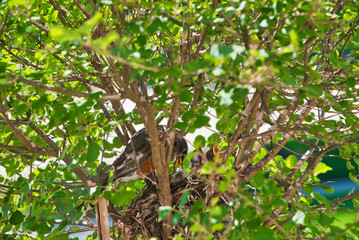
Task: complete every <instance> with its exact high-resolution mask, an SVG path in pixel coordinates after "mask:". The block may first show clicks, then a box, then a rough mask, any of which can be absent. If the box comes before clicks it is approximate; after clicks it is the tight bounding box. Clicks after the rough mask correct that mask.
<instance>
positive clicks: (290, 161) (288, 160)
mask: <svg viewBox="0 0 359 240" xmlns="http://www.w3.org/2000/svg"><path fill="white" fill-rule="evenodd" d="M297 162H298V159H297V157H296V156H295V155H289V156H288V157H287V158H286V159H285V165H286V166H287V167H289V168H293V167H294V166H295V165H296V164H297Z"/></svg>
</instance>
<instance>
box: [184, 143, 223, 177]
mask: <svg viewBox="0 0 359 240" xmlns="http://www.w3.org/2000/svg"><path fill="white" fill-rule="evenodd" d="M218 155H221V152H220V151H219V147H218V144H217V143H215V144H214V145H213V146H212V147H211V148H210V149H209V150H208V151H207V152H206V154H204V152H203V150H202V148H199V150H198V153H197V154H196V155H195V156H194V157H193V158H192V159H191V163H192V172H194V173H199V172H200V170H201V167H202V165H203V163H204V162H206V161H210V162H213V161H214V160H215V158H216V156H218Z"/></svg>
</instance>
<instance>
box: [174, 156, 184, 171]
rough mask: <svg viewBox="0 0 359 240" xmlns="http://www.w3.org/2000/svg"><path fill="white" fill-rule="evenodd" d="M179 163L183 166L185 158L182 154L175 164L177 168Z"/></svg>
mask: <svg viewBox="0 0 359 240" xmlns="http://www.w3.org/2000/svg"><path fill="white" fill-rule="evenodd" d="M178 165H179V166H180V167H181V168H183V158H182V156H179V157H178V158H177V159H176V161H175V164H174V167H175V169H177V168H178Z"/></svg>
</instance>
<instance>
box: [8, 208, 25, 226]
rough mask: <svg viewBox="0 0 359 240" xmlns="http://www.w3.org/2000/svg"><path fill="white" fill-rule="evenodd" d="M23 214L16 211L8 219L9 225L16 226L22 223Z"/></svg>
mask: <svg viewBox="0 0 359 240" xmlns="http://www.w3.org/2000/svg"><path fill="white" fill-rule="evenodd" d="M24 217H25V216H24V214H22V212H20V211H19V210H16V211H15V212H14V213H13V214H12V215H11V217H10V224H11V225H17V224H20V223H22V222H23V221H24Z"/></svg>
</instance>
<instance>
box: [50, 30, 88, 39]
mask: <svg viewBox="0 0 359 240" xmlns="http://www.w3.org/2000/svg"><path fill="white" fill-rule="evenodd" d="M50 37H52V38H53V39H54V40H55V41H59V42H60V41H69V42H73V41H77V42H81V41H82V38H81V35H80V34H79V33H78V32H77V31H75V30H72V29H67V28H65V27H61V26H57V27H54V28H51V30H50Z"/></svg>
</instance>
